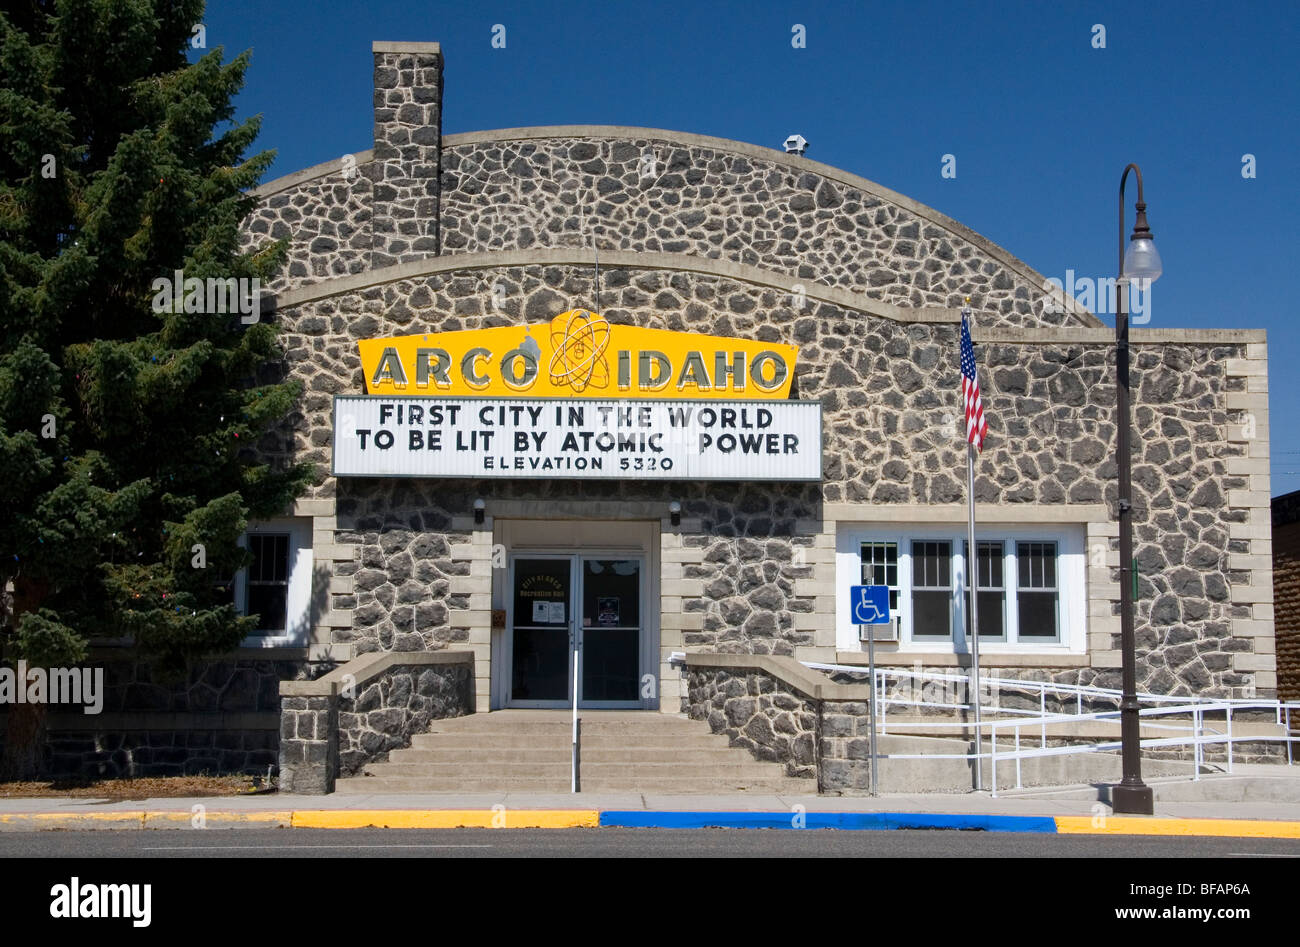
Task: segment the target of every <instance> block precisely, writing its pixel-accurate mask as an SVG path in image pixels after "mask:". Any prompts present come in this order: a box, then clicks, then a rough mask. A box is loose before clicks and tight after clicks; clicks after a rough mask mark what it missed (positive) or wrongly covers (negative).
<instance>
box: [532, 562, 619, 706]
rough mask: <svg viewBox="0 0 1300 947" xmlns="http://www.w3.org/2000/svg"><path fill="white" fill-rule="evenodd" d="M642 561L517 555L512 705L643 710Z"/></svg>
mask: <svg viewBox="0 0 1300 947" xmlns="http://www.w3.org/2000/svg"><path fill="white" fill-rule="evenodd" d="M643 573H644V569H643V562H642V560H641V559H640V558H637V557H635V556H632V557H620V556H617V555H610V556H589V555H518V556H515V557H514V558H513V559H512V560H511V563H510V596H511V611H510V615H509V619H508V622H509V631H510V650H511V654H510V705H511V706H514V707H572V706H573V663H574V661H573V659H574V655H575V652H576V654H577V657H578V678H579V679H578V706H579V707H589V708H616V707H639V706H640V705H641V695H640V669H641V629H642V619H641V603H642V590H643V589H642V587H643Z"/></svg>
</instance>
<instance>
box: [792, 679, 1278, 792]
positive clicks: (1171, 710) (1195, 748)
mask: <svg viewBox="0 0 1300 947" xmlns="http://www.w3.org/2000/svg"><path fill="white" fill-rule="evenodd" d="M804 663H805V666H806V667H809V668H813V669H817V670H829V671H844V672H848V673H853V674H863V673H869V672H867V671H866V670H865V669H863V668H860V667H856V666H853V665H839V664H822V663H815V662H804ZM891 678H892V679H894V680H896V681H899V680H913V681H918V680H920V681H948V682H953V683H958V684H966V685H969V681H970V678H969V677H968V676H966V675H957V674H947V673H943V672H935V671H916V670H906V669H902V668H876V669H875V674H874V677H873V680H872V681H871V684H872V688H871V694H872V700H873V704H877V703H878V705H879V712H878V713H877V715H876V719H877V721H878V723H879V727H880V732H881V733H882V734H885V733H888V728H889V727H890V726H891V724H890V723H889V721H888V710H889V707H890V705H893V706H895V707H899V706H902V707H906V706H917V707H927V708H942V709H951V710H968V709H970V708H971V707H972V704H971V702H969V701H965V702H961V703H957V702H949V701H927V700H924V699H917V698H915V697H899V696H893V697H891V696H889V682H890V679H891ZM985 687H988V688H990V689H992V690H995V691H1001V690H1003V689H1008V690H1021V691H1028V692H1037V694H1038V708H1037V710H1031V709H1027V708H1016V707H1001V706H998V705H997V704H996V703H995V704H992V705H989V704H986V703H984V701H983V700H982V699H980V693H981V692H983V691H984V689H985ZM1049 690H1051V691H1053V692H1054V693H1055V694H1062V695H1074V697H1075V707H1076V710H1075V712H1074V713H1053V714H1049V713H1047V692H1048V691H1049ZM1084 696H1088V697H1090V698H1094V699H1101V700H1113V701H1115V703H1116V704H1118V703H1119V700H1120V697H1121V692H1120V691H1119V690H1118V689H1111V688H1100V687H1091V686H1087V685H1079V684H1058V683H1056V682H1054V681H1032V680H1024V679H1021V678H981V680H980V682H979V690H978V691H977V694H976V698H977V700H979V707H980V710H981V711H983V712H992V713H993V714H994V715H995V716H993V717H992V718H988V717H986V718H985V719H984V720H983V721H982V724H981V725H980V727H979V729H980V730H983V729H989V730H990V735H991V739H990V741H989V744H990V745H989V751H988V753H984V752H983V747H982V745H980V744H978V743H977V744H976V749H975V751H974V752H968V753H912V754H903V753H886V754H879V756H878V757H877V758H879V759H965V760H976V761H977V762H976V765H977V766H978V765H981V762H982V761H983V759H985V758H986V757H987V758H988V759H989V760H990V765H991V768H992V774H991V775H992V777H993V784H992V786H991V792H992V794H993V795H995V796H996V795H997V789H998V787H997V762H998V760H999V759H1001V760H1004V761H1009V760H1014V761H1015V764H1016V788H1017V789H1019V788H1021V786H1022V774H1021V760H1023V759H1030V758H1034V757H1043V756H1065V755H1070V754H1079V753H1097V752H1103V751H1107V750H1114V749H1119V748H1120V747H1121V746H1122V743H1121V742H1120V741H1096V740H1094V741H1091V742H1086V743H1072V744H1067V745H1064V746H1059V747H1048V746H1047V728H1048V727H1049V726H1050V725H1053V724H1059V723H1078V722H1083V721H1089V720H1091V721H1098V722H1107V721H1118V720H1119V719H1120V718H1121V716H1122V711H1121V710H1120V709H1119V708H1118V707H1117V708H1116V709H1115V710H1105V711H1093V712H1089V713H1084V712H1083V698H1084ZM1138 699H1139V701H1140V702H1147V703H1150V704H1156V705H1157V706H1154V707H1144V708H1141V709H1139V712H1138V713H1139V717H1140V718H1148V719H1146V720H1144V721H1143V726H1145V727H1147V728H1148V729H1156V730H1168V731H1176V732H1178V733H1180V734H1182V735H1180V736H1171V737H1148V738H1147V739H1144V740H1140V746H1141V747H1143V748H1146V749H1157V748H1162V747H1184V746H1188V745H1189V744H1190V745H1191V747H1192V761H1191V762H1192V764H1193V767H1192V769H1193V771H1192V779H1193V780H1199V779H1200V776H1201V767H1202V766H1203V764H1204V762H1205V746H1207V745H1212V744H1224V745H1225V746H1226V757H1227V771H1228V773H1232V772H1233V754H1232V748H1233V744H1234V743H1237V742H1243V741H1250V742H1275V741H1279V740H1280V741H1282V742H1284V743H1285V744H1286V755H1287V765H1292V764H1293V762H1294V756H1295V754H1294V751H1293V748H1292V744H1293V743H1295V742H1297V740H1300V736H1297V735H1293V733H1292V730H1291V711H1292V710H1293V709H1297V710H1300V702H1294V701H1280V700H1261V699H1258V698H1249V697H1236V698H1233V697H1198V696H1177V695H1170V694H1142V693H1140V694H1138ZM1171 705H1172V706H1171ZM1234 710H1235V711H1238V712H1240V711H1242V710H1271V711H1273V712H1274V717H1275V720H1276V723H1277V725H1278V726H1284V731H1283V734H1282V735H1271V734H1250V735H1246V736H1239V735H1236V734H1234V733H1233V722H1232V715H1233V711H1234ZM1215 713H1222V714H1223V721H1224V730H1217V729H1215V728H1213V727H1208V726H1207V725H1206V715H1207V714H1215ZM997 715H1002V716H1001V717H999V716H997ZM1153 716H1161V717H1169V716H1179V717H1187V718H1189V720H1188V722H1187V723H1185V724H1178V723H1173V722H1169V723H1157V722H1155V721H1154V720H1150V719H1149V718H1151V717H1153ZM1008 718H1009V719H1008ZM892 726H893V728H894V730H895V732H896V733H897V732H898V731H899V730H908V729H927V730H934V729H940V730H942V729H944V728H961V729H962V730H965V729H968V728H970V727H971V726H972V724H971V723H970V722H969V721H965V720H958V721H942V720H922V721H900V720H897V718H895V720H894V722H893V723H892ZM1026 726H1034V727H1038V728H1039V735H1038V736H1039V745H1038V747H1037V748H1029V749H1022V748H1021V745H1020V733H1021V730H1023V729H1024V728H1025V727H1026ZM1007 729H1011V730H1012V738H1013V741H1014V749H1012V750H1010V751H999V749H998V745H997V739H998V731H999V730H1001V731H1002V732H1003V733H1005V732H1006V730H1007ZM1180 762H1186V761H1180Z"/></svg>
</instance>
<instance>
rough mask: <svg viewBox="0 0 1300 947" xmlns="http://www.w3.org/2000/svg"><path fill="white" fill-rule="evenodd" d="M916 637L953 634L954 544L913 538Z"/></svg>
mask: <svg viewBox="0 0 1300 947" xmlns="http://www.w3.org/2000/svg"><path fill="white" fill-rule="evenodd" d="M912 637H913V638H951V637H952V543H951V542H946V541H935V540H913V541H912Z"/></svg>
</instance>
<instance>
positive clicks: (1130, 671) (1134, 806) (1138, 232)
mask: <svg viewBox="0 0 1300 947" xmlns="http://www.w3.org/2000/svg"><path fill="white" fill-rule="evenodd" d="M1130 171H1132V172H1134V174H1136V175H1137V187H1138V198H1137V219H1136V220H1135V221H1134V222H1133V235H1132V237H1130V238H1129V242H1128V249H1127V251H1126V250H1125V247H1124V184H1125V182H1126V181H1127V180H1128V173H1129V172H1130ZM1142 198H1143V195H1142V170H1141V169H1140V168H1139V167H1138V166H1137V165H1136V164H1130V165H1128V166H1127V167H1126V168H1125V169H1124V174H1123V175H1122V176H1121V177H1120V179H1119V279H1117V280H1116V281H1115V348H1116V352H1115V382H1116V386H1115V387H1116V391H1115V426H1116V430H1117V437H1116V441H1117V444H1116V458H1115V460H1116V465H1117V466H1118V468H1119V471H1118V473H1119V497H1118V500H1119V601H1120V606H1119V607H1120V633H1121V645H1120V647H1121V651H1122V654H1123V658H1124V674H1123V678H1124V679H1123V688H1124V693H1123V696H1122V697H1121V699H1120V742H1121V747H1122V754H1123V769H1124V775H1123V778H1122V779H1121V781H1120V783H1119V785H1117V786H1114V787H1112V789H1111V809H1112V810H1113V811H1115V812H1117V813H1120V812H1124V813H1132V814H1136V815H1151V814H1152V813H1153V812H1154V811H1155V805H1154V799H1153V797H1152V794H1151V787H1150V786H1148V785H1146V784H1145V783H1143V782H1142V746H1141V739H1142V737H1141V729H1140V727H1141V718H1140V717H1139V715H1138V711H1139V706H1140V705H1139V704H1138V699H1137V645H1136V642H1135V641H1134V636H1133V599H1134V597H1135V593H1136V590H1135V588H1134V585H1135V584H1136V583H1135V581H1134V579H1135V575H1134V572H1133V503H1132V495H1133V470H1132V457H1131V456H1130V454H1131V447H1130V441H1129V433H1130V432H1129V428H1130V425H1131V423H1132V417H1131V411H1130V408H1129V391H1128V365H1129V354H1128V312H1127V310H1126V308H1125V305H1124V296H1125V290H1126V289H1127V288H1128V284H1129V280H1139V281H1146V284H1147V287H1148V291H1149V287H1150V285H1151V283H1153V282H1155V280H1156V279H1157V278H1158V277H1159V276H1160V273H1161V266H1160V254H1159V253H1157V252H1156V245H1155V241H1154V240H1153V239H1152V236H1151V228H1150V227H1148V226H1147V205H1146V202H1145V201H1144V200H1143V199H1142Z"/></svg>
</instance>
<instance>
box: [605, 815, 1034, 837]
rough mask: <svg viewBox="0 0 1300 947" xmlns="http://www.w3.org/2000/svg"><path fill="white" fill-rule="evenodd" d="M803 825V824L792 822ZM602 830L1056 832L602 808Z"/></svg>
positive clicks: (1017, 821)
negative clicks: (605, 809) (943, 830)
mask: <svg viewBox="0 0 1300 947" xmlns="http://www.w3.org/2000/svg"><path fill="white" fill-rule="evenodd" d="M797 821H802V823H803V824H802V825H798V824H796V823H797ZM600 825H601V827H602V828H603V827H610V828H615V827H617V828H628V829H705V828H724V829H849V830H864V829H865V830H877V831H879V830H888V829H956V830H966V831H982V832H1046V833H1051V834H1056V820H1055V819H1053V818H1050V817H1043V816H1018V815H949V814H941V813H927V812H805V813H803V814H802V815H801V816H799V817H796V815H795V814H794V813H792V812H646V811H643V810H636V809H634V810H627V811H621V810H607V811H604V812H601V814H600Z"/></svg>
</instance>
